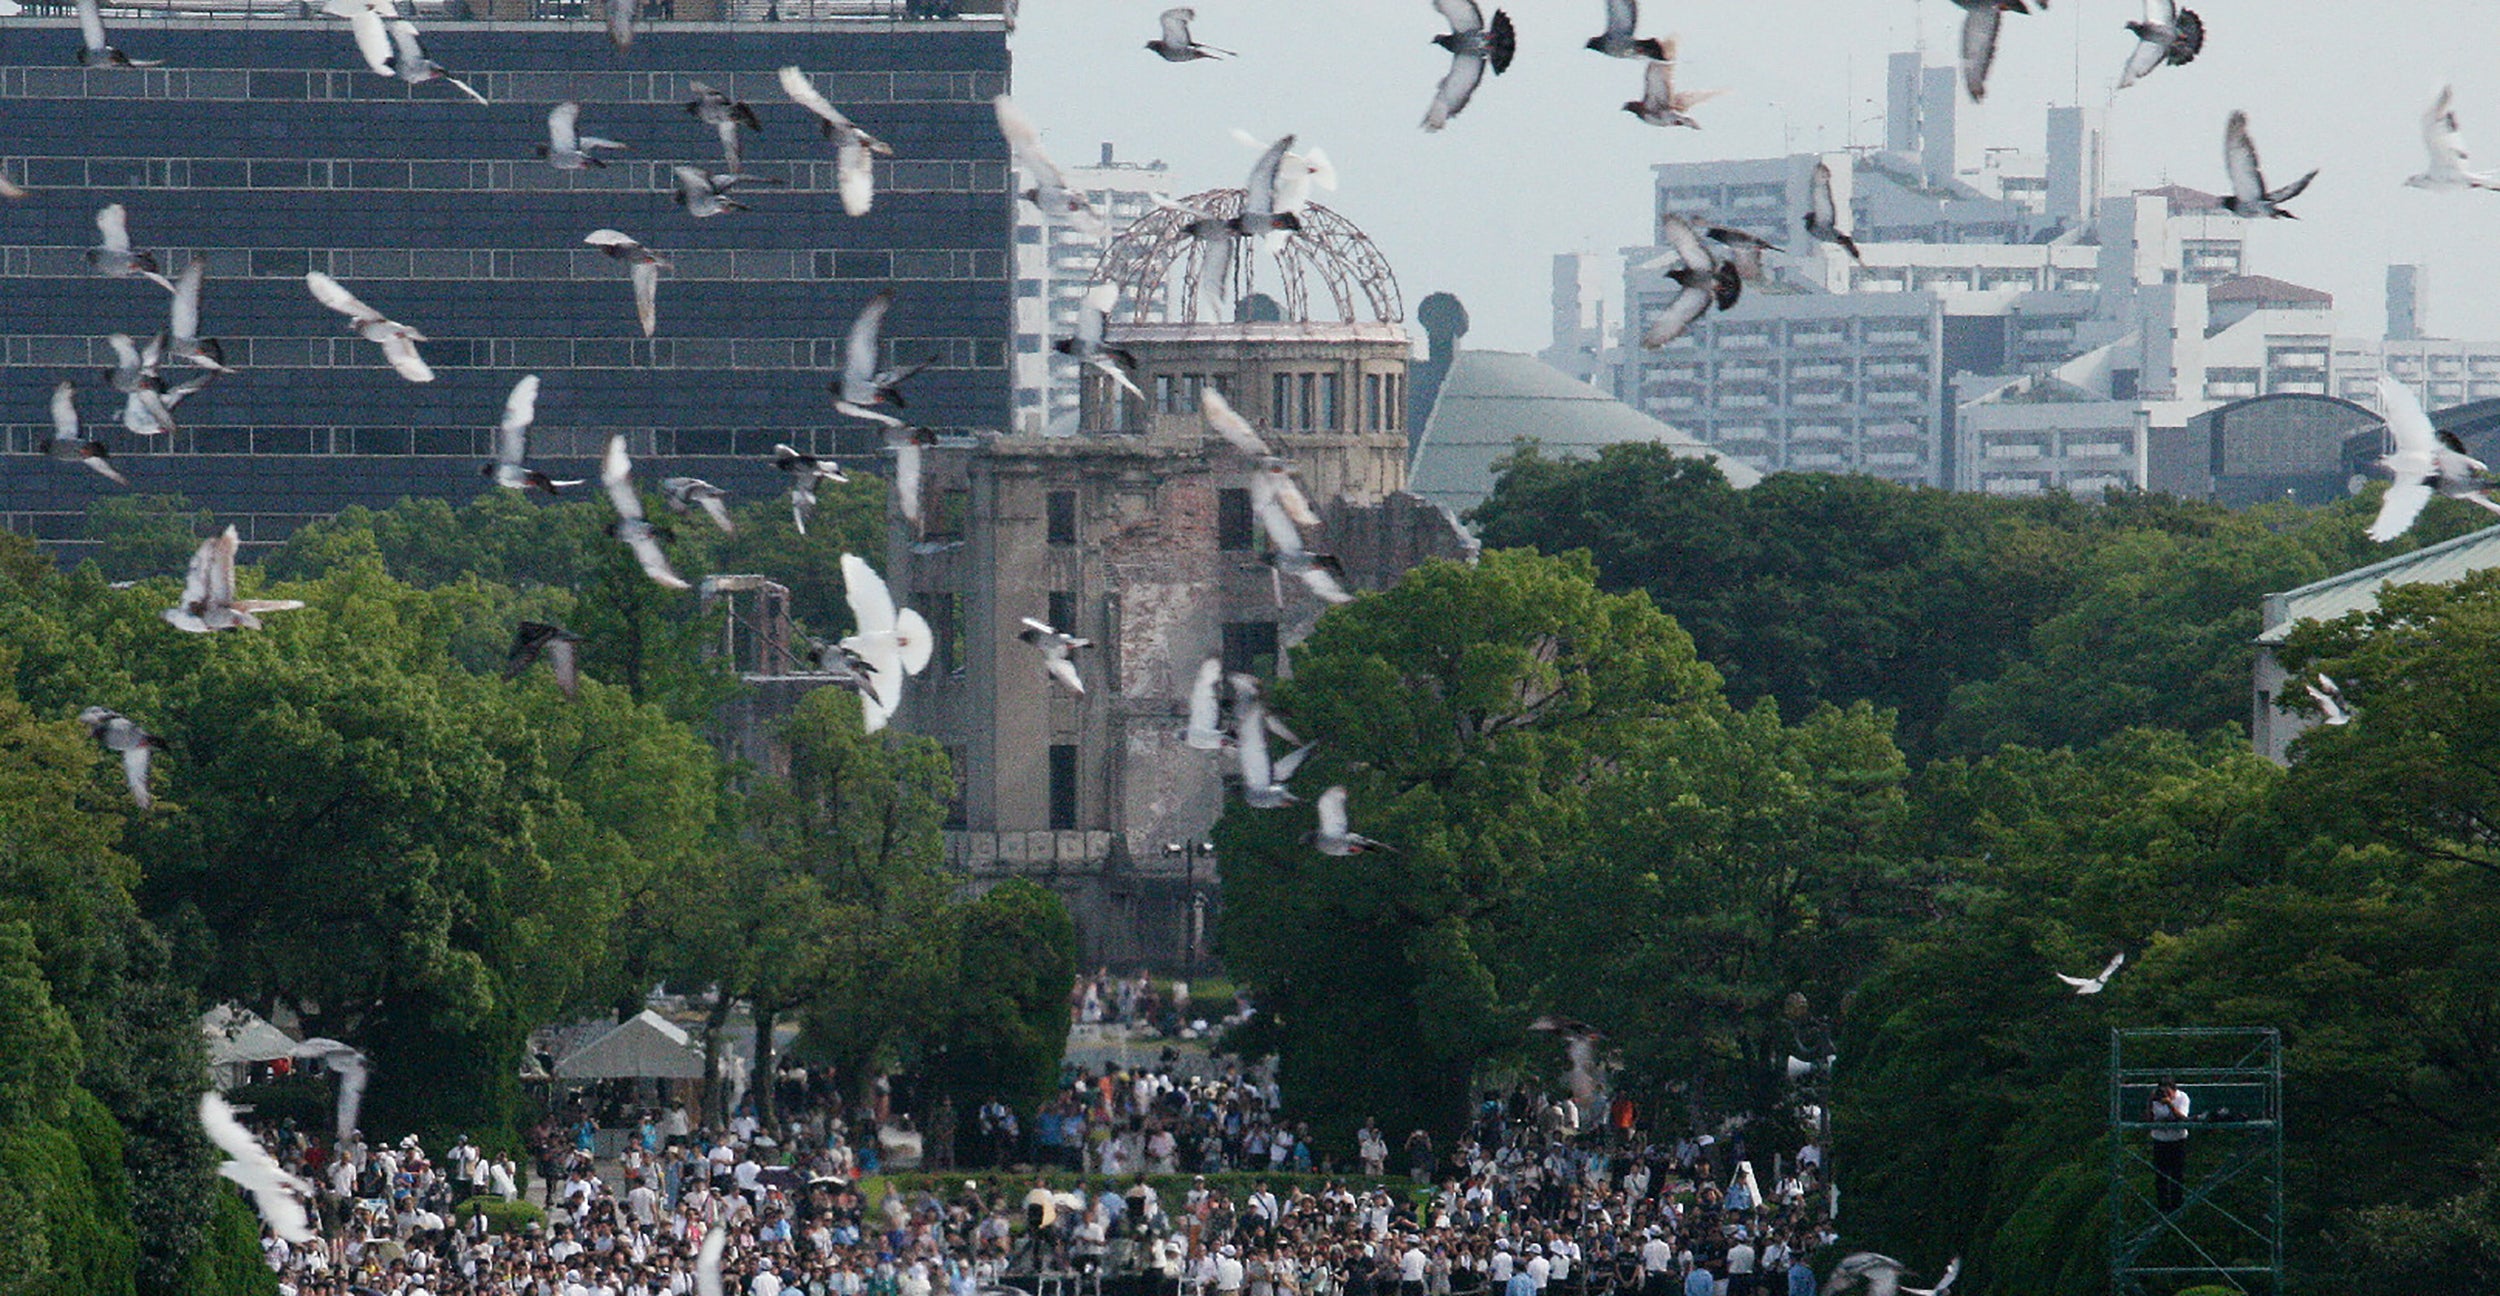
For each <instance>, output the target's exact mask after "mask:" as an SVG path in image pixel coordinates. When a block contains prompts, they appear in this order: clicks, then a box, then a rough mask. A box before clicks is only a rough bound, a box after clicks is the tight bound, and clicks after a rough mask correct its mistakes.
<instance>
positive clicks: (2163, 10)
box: [2118, 0, 2205, 90]
mask: <svg viewBox="0 0 2500 1296" xmlns="http://www.w3.org/2000/svg"><path fill="white" fill-rule="evenodd" d="M2127 30H2128V31H2131V32H2134V33H2135V49H2134V51H2133V52H2131V53H2129V54H2128V55H2127V69H2126V71H2125V72H2123V73H2121V74H2120V75H2119V77H2118V88H2119V89H2121V90H2124V89H2126V88H2127V87H2128V86H2131V85H2134V84H2135V83H2136V82H2138V81H2141V80H2143V79H2144V78H2146V77H2148V76H2151V75H2152V74H2153V70H2154V69H2155V68H2158V67H2161V66H2162V65H2163V64H2165V63H2180V64H2185V63H2192V62H2194V61H2195V60H2196V56H2197V55H2198V54H2199V53H2201V52H2203V50H2204V48H2205V20H2204V19H2202V18H2200V17H2197V15H2196V11H2195V10H2193V9H2182V8H2180V7H2179V0H2144V20H2143V21H2142V22H2131V23H2128V24H2127Z"/></svg>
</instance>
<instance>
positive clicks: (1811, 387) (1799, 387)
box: [1788, 379, 1855, 409]
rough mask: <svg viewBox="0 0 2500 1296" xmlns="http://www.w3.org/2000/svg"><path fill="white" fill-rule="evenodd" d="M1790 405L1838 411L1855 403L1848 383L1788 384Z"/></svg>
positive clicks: (1814, 382)
mask: <svg viewBox="0 0 2500 1296" xmlns="http://www.w3.org/2000/svg"><path fill="white" fill-rule="evenodd" d="M1788 403H1789V404H1790V405H1792V406H1796V407H1798V408H1800V409H1838V408H1840V407H1842V406H1844V405H1850V404H1854V403H1855V396H1854V393H1853V392H1852V391H1851V388H1850V385H1849V384H1848V383H1847V382H1818V381H1807V382H1798V381H1796V380H1794V379H1792V380H1790V382H1789V384H1788Z"/></svg>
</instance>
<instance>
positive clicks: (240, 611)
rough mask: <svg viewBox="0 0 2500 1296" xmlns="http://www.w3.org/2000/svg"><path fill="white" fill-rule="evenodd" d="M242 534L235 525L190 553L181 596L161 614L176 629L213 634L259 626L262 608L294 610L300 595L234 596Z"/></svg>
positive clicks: (282, 610)
mask: <svg viewBox="0 0 2500 1296" xmlns="http://www.w3.org/2000/svg"><path fill="white" fill-rule="evenodd" d="M241 545H242V538H241V537H240V536H238V535H236V534H235V530H234V528H233V527H231V526H229V527H227V528H226V529H225V530H224V531H223V532H221V533H219V534H217V535H213V536H210V537H209V538H207V539H206V540H202V541H201V542H200V547H199V549H198V550H197V551H195V552H193V553H192V555H191V570H190V571H189V572H188V573H186V574H185V575H184V576H183V578H182V599H181V601H180V602H178V603H176V604H174V605H173V606H172V607H169V608H167V609H165V610H164V612H162V613H161V614H160V615H162V616H163V617H164V618H165V622H166V624H168V625H171V626H172V627H173V628H175V629H176V630H182V631H186V632H188V633H191V634H210V633H213V632H215V631H219V630H258V629H260V628H261V627H260V614H261V613H263V612H292V611H294V610H295V609H297V608H300V607H302V606H304V604H303V603H302V601H301V600H298V599H241V598H236V597H235V596H234V555H235V550H236V549H238V548H240V547H241Z"/></svg>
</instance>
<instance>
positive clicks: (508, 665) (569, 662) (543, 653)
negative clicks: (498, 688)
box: [503, 621, 582, 697]
mask: <svg viewBox="0 0 2500 1296" xmlns="http://www.w3.org/2000/svg"><path fill="white" fill-rule="evenodd" d="M581 641H582V637H581V636H580V635H577V634H575V633H573V632H572V631H570V630H567V629H565V628H564V627H563V626H560V625H549V624H548V623H546V622H544V621H524V622H522V623H521V624H520V627H519V628H518V629H517V630H515V631H514V632H513V635H512V647H511V648H510V649H509V650H508V651H506V652H505V653H504V662H503V677H504V678H505V679H508V680H509V679H519V678H520V677H521V672H523V671H525V670H528V669H529V668H530V667H531V666H532V665H533V664H535V663H536V662H537V661H538V659H539V658H541V657H544V658H546V659H547V669H548V670H550V671H553V672H554V673H555V677H556V687H557V688H559V689H562V690H563V691H564V696H566V697H571V696H573V692H574V690H575V689H577V688H579V687H581V672H580V670H579V669H577V667H576V665H575V661H574V658H575V652H574V649H575V648H576V647H577V646H578V645H579V644H580V643H581Z"/></svg>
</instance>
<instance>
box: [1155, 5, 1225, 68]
mask: <svg viewBox="0 0 2500 1296" xmlns="http://www.w3.org/2000/svg"><path fill="white" fill-rule="evenodd" d="M1197 19H1198V11H1197V10H1195V9H1166V10H1164V11H1163V17H1162V19H1161V20H1160V21H1161V22H1162V24H1163V35H1162V36H1161V37H1160V38H1159V39H1156V40H1150V41H1148V42H1146V48H1147V49H1150V50H1153V51H1154V52H1155V53H1156V54H1157V55H1159V56H1161V57H1162V59H1163V61H1164V62H1166V63H1188V62H1192V61H1194V60H1197V59H1211V58H1230V57H1232V54H1233V52H1232V51H1231V50H1228V49H1217V48H1216V47H1214V46H1213V45H1201V44H1199V43H1198V41H1197V39H1196V38H1194V37H1192V36H1191V35H1190V34H1189V24H1191V23H1193V22H1195V21H1197Z"/></svg>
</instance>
